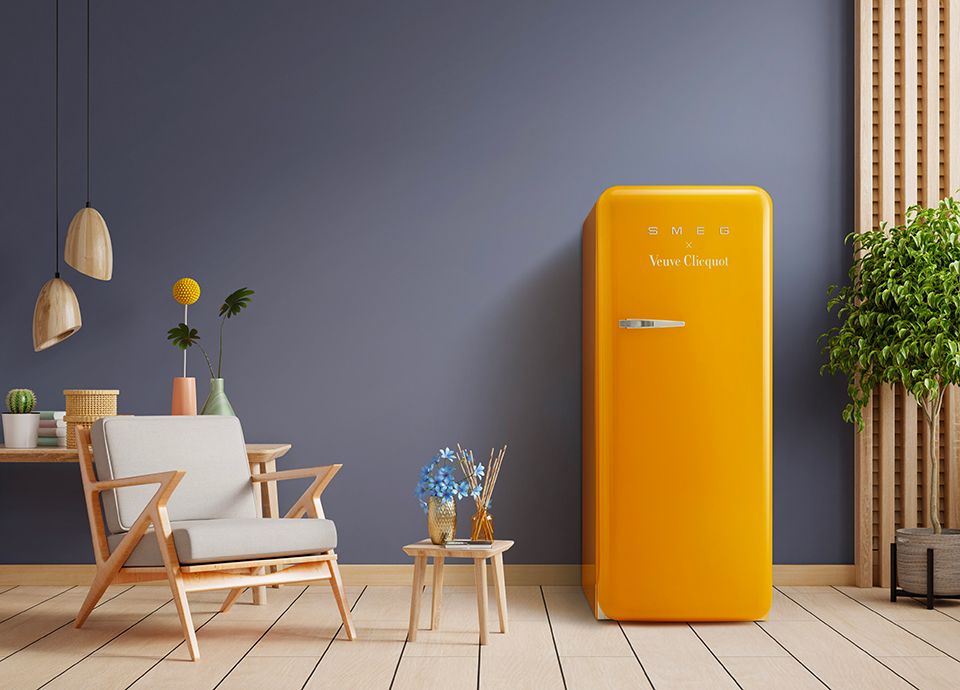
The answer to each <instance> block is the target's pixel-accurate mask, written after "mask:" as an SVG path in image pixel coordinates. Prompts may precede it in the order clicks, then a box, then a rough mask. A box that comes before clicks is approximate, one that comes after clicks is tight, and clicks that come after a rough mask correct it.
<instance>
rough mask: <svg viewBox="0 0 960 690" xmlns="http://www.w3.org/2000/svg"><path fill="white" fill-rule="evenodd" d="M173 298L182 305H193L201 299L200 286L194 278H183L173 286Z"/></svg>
mask: <svg viewBox="0 0 960 690" xmlns="http://www.w3.org/2000/svg"><path fill="white" fill-rule="evenodd" d="M173 298H174V299H175V300H177V301H178V302H179V303H180V304H193V303H194V302H196V301H197V300H198V299H200V284H199V283H198V282H197V281H195V280H194V279H193V278H181V279H180V280H178V281H177V282H175V283H174V284H173Z"/></svg>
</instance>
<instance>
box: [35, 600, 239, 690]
mask: <svg viewBox="0 0 960 690" xmlns="http://www.w3.org/2000/svg"><path fill="white" fill-rule="evenodd" d="M154 589H158V590H160V588H154ZM164 589H165V588H164ZM223 596H224V595H223V594H222V593H221V592H198V593H195V594H191V595H190V612H191V614H192V616H193V625H194V627H195V628H197V629H200V628H201V626H203V625H204V624H205V623H206V622H207V621H209V620H210V619H211V618H213V617H214V616H215V615H216V614H217V611H218V610H219V608H220V603H221V601H223ZM182 642H183V631H182V630H181V628H180V618H179V615H178V614H177V607H176V604H174V603H173V602H172V601H171V602H169V603H167V604H165V605H164V606H162V607H161V608H160V609H159V610H157V611H156V612H154V613H152V614H150V615H149V616H147V617H146V618H145V619H144V620H142V621H140V622H139V623H137V624H136V625H135V626H133V627H132V628H130V629H129V630H127V631H126V632H124V633H123V634H122V635H120V636H119V637H117V638H115V639H113V640H111V641H110V643H109V644H107V645H105V646H104V647H102V648H100V649H98V650H97V651H96V652H94V653H93V654H91V655H90V656H88V657H86V658H85V659H83V660H82V661H80V662H79V663H78V664H76V665H75V666H73V667H72V668H70V669H68V670H67V671H65V672H64V673H62V674H61V675H60V676H58V677H57V678H55V679H54V680H53V681H51V682H50V683H49V684H48V685H47V686H45V689H44V690H102V689H103V688H126V687H129V686H130V684H131V683H133V682H135V681H136V680H137V678H139V677H140V676H142V675H143V674H144V673H146V672H147V671H149V670H150V668H151V667H153V666H154V665H156V664H157V663H158V662H159V661H160V660H161V659H163V658H164V657H165V656H166V655H167V654H169V653H170V652H172V651H173V650H174V649H175V648H176V647H177V646H178V645H179V644H180V643H182ZM28 651H29V648H28V649H27V650H25V652H23V653H27V652H28ZM202 651H203V650H201V653H202Z"/></svg>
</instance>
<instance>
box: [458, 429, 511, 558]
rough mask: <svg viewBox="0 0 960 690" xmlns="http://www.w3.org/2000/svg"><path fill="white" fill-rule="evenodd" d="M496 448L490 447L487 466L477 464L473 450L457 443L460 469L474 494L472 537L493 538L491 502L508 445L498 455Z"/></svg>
mask: <svg viewBox="0 0 960 690" xmlns="http://www.w3.org/2000/svg"><path fill="white" fill-rule="evenodd" d="M494 452H495V451H494V449H493V448H491V449H490V459H489V460H488V461H487V466H486V468H483V467H482V466H481V465H477V463H476V461H475V460H474V457H473V451H472V450H467V451H465V450H464V449H463V448H462V447H461V446H460V444H457V460H458V462H459V463H460V470H461V471H462V472H463V476H464V477H466V478H467V482H468V483H469V485H470V490H471V493H472V494H473V495H474V499H473V500H474V503H475V505H476V513H475V514H474V516H473V520H472V521H473V529H472V532H471V536H470V538H471V539H474V540H476V539H490V540H492V539H493V517H492V516H491V515H490V502H491V501H492V500H493V490H494V489H495V488H496V485H497V478H498V477H499V476H500V468H501V467H502V465H503V459H504V457H505V456H506V454H507V447H506V446H504V447H503V448H501V449H500V451H499V452H498V453H496V455H494ZM484 470H485V471H486V478H485V480H484V482H483V486H482V487H481V489H480V491H479V492H478V491H476V488H477V486H479V485H480V477H481V476H482V474H481V473H482V472H483V471H484Z"/></svg>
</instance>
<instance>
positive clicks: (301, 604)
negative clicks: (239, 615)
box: [201, 585, 363, 685]
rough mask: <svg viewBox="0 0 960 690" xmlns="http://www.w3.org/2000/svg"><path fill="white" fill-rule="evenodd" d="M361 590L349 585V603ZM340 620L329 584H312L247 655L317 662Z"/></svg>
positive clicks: (354, 599) (352, 603) (349, 603)
mask: <svg viewBox="0 0 960 690" xmlns="http://www.w3.org/2000/svg"><path fill="white" fill-rule="evenodd" d="M362 591H363V588H362V587H347V588H346V594H347V603H348V605H349V606H351V607H352V606H353V605H354V604H355V603H356V602H357V598H358V597H359V596H360V593H361V592H362ZM229 615H230V614H229V613H228V614H227V616H229ZM341 623H342V621H341V619H340V611H339V610H338V609H337V602H336V600H335V599H334V598H333V593H332V591H331V590H330V587H329V586H327V585H312V586H311V587H310V588H309V589H307V591H306V592H304V593H303V594H302V595H301V596H300V597H299V598H298V599H297V600H296V601H295V602H294V603H293V605H292V606H291V607H290V608H289V609H287V611H286V612H285V613H284V614H283V615H282V616H280V618H279V620H277V622H276V623H275V624H274V625H273V627H272V628H270V630H269V631H268V632H267V634H266V635H264V636H263V638H262V639H261V640H260V641H259V642H257V644H256V645H255V646H254V648H253V649H251V650H250V652H249V654H248V655H247V656H248V657H257V656H264V657H271V656H302V657H309V658H312V659H313V660H314V663H316V661H318V660H319V659H320V656H321V655H322V654H323V652H324V651H325V650H326V649H327V646H328V645H329V644H330V641H331V640H332V639H333V637H334V635H336V634H337V630H339V629H340V625H341ZM201 651H202V650H201ZM308 675H309V674H308ZM303 680H304V681H305V680H306V677H304V678H303ZM301 685H302V682H301Z"/></svg>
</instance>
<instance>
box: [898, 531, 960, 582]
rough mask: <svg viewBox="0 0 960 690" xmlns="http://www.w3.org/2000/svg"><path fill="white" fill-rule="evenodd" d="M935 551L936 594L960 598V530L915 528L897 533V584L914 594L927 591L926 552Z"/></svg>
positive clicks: (934, 575)
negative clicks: (935, 532) (938, 530)
mask: <svg viewBox="0 0 960 690" xmlns="http://www.w3.org/2000/svg"><path fill="white" fill-rule="evenodd" d="M928 548H933V592H934V595H936V596H955V595H957V594H960V529H944V530H943V533H942V534H934V533H933V530H932V529H929V528H922V527H914V528H908V529H898V530H897V584H898V585H899V586H900V587H901V588H902V589H905V590H906V591H908V592H910V593H911V594H925V593H926V591H927V549H928Z"/></svg>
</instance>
